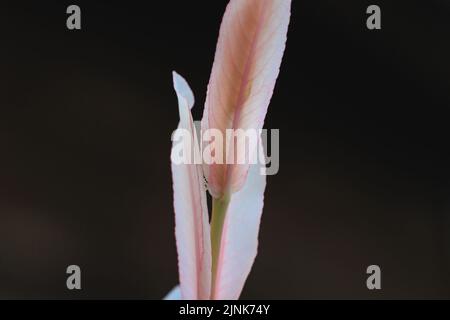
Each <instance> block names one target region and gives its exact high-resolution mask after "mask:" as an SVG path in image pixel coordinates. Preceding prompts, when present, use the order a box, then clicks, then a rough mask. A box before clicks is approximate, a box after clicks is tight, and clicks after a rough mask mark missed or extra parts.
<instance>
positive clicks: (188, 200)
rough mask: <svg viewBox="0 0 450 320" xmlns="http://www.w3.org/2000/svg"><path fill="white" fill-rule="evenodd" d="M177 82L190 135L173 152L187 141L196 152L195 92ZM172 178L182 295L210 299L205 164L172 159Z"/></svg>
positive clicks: (182, 118)
mask: <svg viewBox="0 0 450 320" xmlns="http://www.w3.org/2000/svg"><path fill="white" fill-rule="evenodd" d="M173 82H174V87H175V91H176V93H177V97H178V106H179V113H180V123H179V125H178V129H182V130H184V131H185V132H186V133H187V135H185V136H183V137H182V138H183V139H180V140H181V141H179V142H176V141H174V145H173V147H172V152H174V149H175V145H176V143H183V144H185V145H184V146H183V147H184V148H183V150H185V151H186V150H188V149H189V150H191V151H192V152H195V148H196V147H198V142H197V141H196V135H195V127H194V123H193V120H192V115H191V111H190V108H192V106H193V105H194V95H193V94H192V91H191V89H190V88H189V86H188V84H187V82H186V81H185V80H184V79H183V78H182V77H181V76H179V75H178V74H177V73H175V72H174V73H173ZM186 137H188V138H189V139H186ZM172 156H173V154H172ZM172 160H173V159H172ZM191 163H192V162H191ZM172 179H173V193H174V208H175V236H176V242H177V251H178V269H179V275H180V289H181V297H182V298H183V299H209V297H210V287H211V241H210V227H209V222H208V208H207V203H206V189H205V185H204V179H203V174H202V171H201V167H200V166H199V165H196V164H186V163H179V164H176V163H174V161H172Z"/></svg>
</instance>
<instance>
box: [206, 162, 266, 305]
mask: <svg viewBox="0 0 450 320" xmlns="http://www.w3.org/2000/svg"><path fill="white" fill-rule="evenodd" d="M260 169H261V167H260V165H250V170H249V174H248V178H247V181H246V183H245V185H244V187H243V188H242V189H241V190H240V191H238V192H236V193H235V194H233V196H232V198H231V202H230V204H229V207H228V211H227V215H226V218H225V222H224V227H223V232H222V240H221V248H220V255H219V258H218V267H217V275H216V283H215V285H214V288H215V290H214V292H213V293H212V298H213V299H217V300H233V299H238V298H239V295H240V293H241V291H242V288H243V286H244V283H245V280H246V279H247V276H248V274H249V273H250V270H251V268H252V265H253V262H254V260H255V257H256V254H257V249H258V232H259V224H260V221H261V214H262V209H263V205H264V190H265V187H266V176H265V175H262V174H261V173H260Z"/></svg>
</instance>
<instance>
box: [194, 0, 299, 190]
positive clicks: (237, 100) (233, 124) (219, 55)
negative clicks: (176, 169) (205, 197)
mask: <svg viewBox="0 0 450 320" xmlns="http://www.w3.org/2000/svg"><path fill="white" fill-rule="evenodd" d="M290 7H291V0H231V1H230V3H229V4H228V6H227V9H226V12H225V15H224V17H223V20H222V25H221V28H220V34H219V40H218V43H217V48H216V55H215V59H214V65H213V69H212V73H211V78H210V81H209V85H208V92H207V98H206V103H205V110H204V114H203V119H202V129H203V130H206V129H208V128H215V129H219V130H221V131H222V133H223V136H224V137H225V130H226V129H238V128H241V129H244V130H246V129H249V128H252V129H260V128H262V126H263V122H264V118H265V115H266V112H267V107H268V105H269V102H270V99H271V97H272V93H273V89H274V86H275V82H276V79H277V77H278V73H279V68H280V64H281V60H282V57H283V53H284V48H285V43H286V37H287V29H288V24H289V19H290ZM235 148H236V149H235V151H234V154H237V153H239V152H245V153H246V154H250V153H251V152H253V150H245V148H243V149H242V148H240V147H235ZM238 148H240V149H239V150H238ZM222 153H223V154H224V155H225V154H226V150H224V151H223V152H222ZM224 162H226V159H224ZM247 171H248V162H246V164H234V165H226V164H212V165H210V166H209V167H208V168H206V170H205V174H206V175H207V176H206V178H207V180H208V188H209V191H210V192H211V194H212V195H213V196H214V197H215V198H220V197H221V196H222V195H223V194H224V193H225V192H227V191H229V192H236V191H238V190H239V189H240V188H242V186H243V184H244V182H245V179H246V175H247Z"/></svg>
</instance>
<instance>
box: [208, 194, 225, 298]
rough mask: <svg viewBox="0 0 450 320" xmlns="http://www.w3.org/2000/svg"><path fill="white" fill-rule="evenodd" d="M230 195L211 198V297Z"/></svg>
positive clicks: (212, 296) (212, 295)
mask: <svg viewBox="0 0 450 320" xmlns="http://www.w3.org/2000/svg"><path fill="white" fill-rule="evenodd" d="M229 203H230V196H229V195H228V194H225V195H224V196H223V197H222V198H220V199H214V198H213V206H212V207H213V208H212V217H211V255H212V279H211V281H212V284H211V299H214V291H215V283H216V276H217V264H218V259H219V255H220V242H221V240H222V231H223V224H224V221H225V216H226V214H227V209H228V204H229Z"/></svg>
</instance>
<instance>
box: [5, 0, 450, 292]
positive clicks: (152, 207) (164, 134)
mask: <svg viewBox="0 0 450 320" xmlns="http://www.w3.org/2000/svg"><path fill="white" fill-rule="evenodd" d="M163 3H164V4H163ZM226 3H227V1H226V0H221V1H165V2H162V1H133V2H132V1H126V2H125V1H120V2H119V1H118V2H116V3H113V2H111V1H74V2H68V1H40V2H33V3H31V1H30V2H29V3H25V2H21V1H15V2H12V1H8V2H6V1H4V2H2V3H1V4H0V35H1V37H0V39H1V49H0V150H1V151H0V298H64V299H66V298H89V299H93V298H145V299H160V298H162V297H163V296H164V295H165V294H166V293H167V292H168V291H169V290H170V289H171V288H172V287H173V286H174V285H175V284H176V283H177V279H178V275H177V260H176V249H175V239H174V232H173V231H174V217H173V205H172V201H173V200H172V186H171V172H170V162H169V152H170V146H171V141H170V135H171V132H172V130H173V129H174V128H175V127H176V125H177V123H178V111H177V103H176V98H175V94H174V92H173V89H172V83H171V71H172V70H177V71H178V72H179V73H180V74H182V75H183V76H185V77H186V78H187V79H188V81H189V83H190V85H191V86H192V88H193V91H194V93H195V95H196V99H197V104H196V106H195V107H194V115H195V117H196V119H200V118H201V115H202V110H203V102H204V99H205V94H206V86H207V83H208V80H209V74H210V70H211V66H212V62H213V58H214V51H215V45H216V41H217V35H218V30H219V26H220V21H221V17H222V15H223V12H224V8H225V6H226ZM70 4H77V5H79V6H80V7H81V10H82V30H80V31H69V30H67V28H66V18H67V14H66V8H67V6H68V5H70ZM370 4H378V5H379V6H380V7H381V10H382V30H378V31H369V30H368V29H367V28H366V19H367V17H368V15H367V14H366V8H367V6H368V5H370ZM449 89H450V5H449V4H448V1H444V0H427V1H416V0H410V1H403V0H402V1H400V0H399V1H385V0H383V1H381V0H377V1H375V2H372V1H370V2H369V1H365V0H348V1H332V0H308V1H306V0H305V1H303V0H294V1H293V8H292V18H291V25H290V30H289V34H288V44H287V50H286V53H285V57H284V60H283V64H282V68H281V73H280V77H279V79H278V82H277V86H276V89H275V94H274V96H273V99H272V102H271V105H270V107H269V112H268V115H267V118H266V127H267V128H279V129H280V138H281V147H280V152H281V159H280V172H279V174H278V175H276V176H272V177H269V179H268V187H267V189H266V199H265V208H264V214H263V221H262V226H261V233H260V249H259V255H258V257H257V259H256V262H255V265H254V268H253V270H252V273H251V274H250V277H249V279H248V281H247V284H246V286H245V288H244V292H243V294H242V298H255V299H259V298H265V299H270V298H274V299H303V298H450V170H449V169H450V156H449V154H448V146H449V141H448V138H449V133H450V129H449V126H448V122H449V117H448V115H449V112H448V110H447V109H448V108H449V106H450V94H449V92H450V91H449ZM70 264H77V265H79V266H80V267H81V269H82V290H81V291H76V290H75V291H69V290H67V289H66V277H67V275H66V273H65V271H66V267H67V266H68V265H70ZM371 264H378V265H379V266H380V267H381V270H382V289H381V290H380V291H369V290H367V288H366V278H367V275H366V273H365V272H366V268H367V266H368V265H371Z"/></svg>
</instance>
